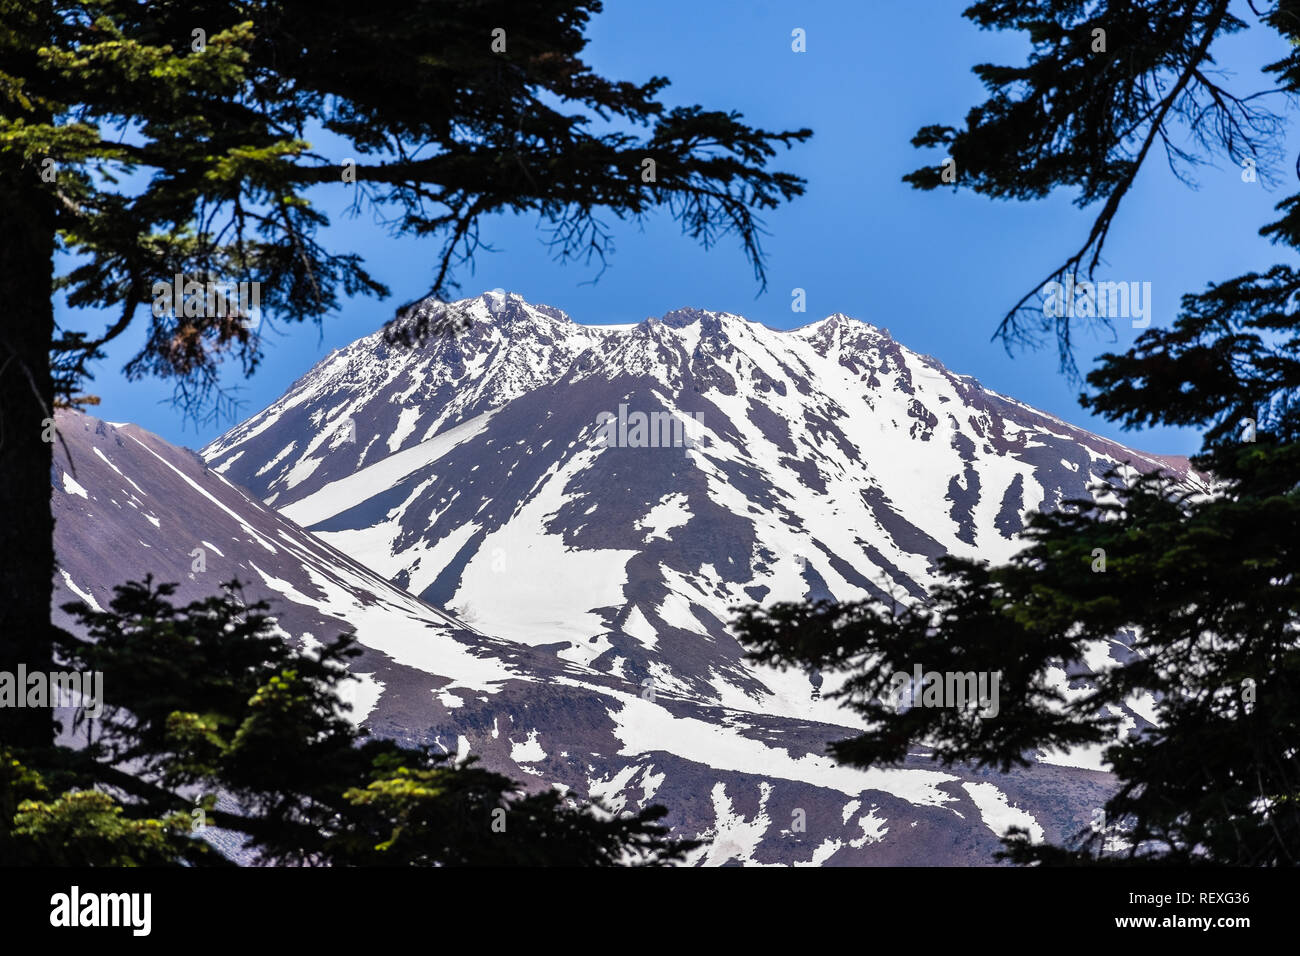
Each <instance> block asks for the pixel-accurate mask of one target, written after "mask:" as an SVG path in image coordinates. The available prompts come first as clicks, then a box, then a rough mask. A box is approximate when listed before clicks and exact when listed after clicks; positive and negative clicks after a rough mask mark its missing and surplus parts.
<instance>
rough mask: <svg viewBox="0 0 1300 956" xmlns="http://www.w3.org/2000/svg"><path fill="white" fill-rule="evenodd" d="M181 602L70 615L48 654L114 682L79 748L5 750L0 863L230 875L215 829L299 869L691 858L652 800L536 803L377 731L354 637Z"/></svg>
mask: <svg viewBox="0 0 1300 956" xmlns="http://www.w3.org/2000/svg"><path fill="white" fill-rule="evenodd" d="M174 591H175V585H170V584H161V585H155V584H154V583H153V581H152V580H151V579H146V580H145V581H143V582H128V583H127V584H125V585H122V586H119V587H118V588H117V589H116V596H115V597H114V599H113V601H112V603H111V605H110V607H109V609H108V610H107V611H94V610H91V608H89V607H88V606H87V605H86V604H85V603H84V602H76V603H73V604H67V605H65V609H66V610H67V611H68V612H69V613H70V614H73V615H74V616H75V617H76V618H77V619H78V620H79V622H80V624H81V626H82V628H83V629H84V630H85V633H86V637H85V638H84V639H83V638H77V637H73V636H72V635H68V634H65V635H63V637H62V639H61V640H60V642H59V645H58V647H57V648H56V651H57V653H58V656H59V657H60V659H61V660H63V661H65V662H66V666H67V667H69V668H71V669H74V670H77V671H81V672H92V671H99V672H101V673H107V674H111V675H112V679H111V680H107V681H105V682H104V684H103V694H104V699H103V700H102V701H99V702H98V703H99V705H100V706H102V708H103V710H102V713H101V714H100V716H99V717H98V718H97V719H96V720H95V721H93V723H92V722H91V721H90V720H89V719H88V717H87V715H86V710H85V708H84V706H83V707H82V708H81V709H80V710H78V711H77V718H76V719H75V721H74V727H76V728H79V729H82V730H83V732H84V734H85V737H86V743H85V745H84V746H79V747H70V748H58V749H56V750H53V751H47V752H41V753H39V754H36V755H35V756H36V758H37V759H38V760H40V762H41V764H42V767H41V768H40V769H37V768H35V767H33V766H31V752H30V751H29V752H28V754H29V756H23V755H21V754H18V753H16V752H14V751H13V750H12V749H0V865H6V864H15V863H27V864H36V863H41V864H47V865H48V864H61V865H68V864H75V865H101V866H123V865H145V864H152V865H160V864H178V863H186V864H190V865H225V864H229V862H230V861H229V859H228V858H227V857H226V856H225V855H223V854H222V853H220V852H218V851H217V850H215V849H214V848H213V845H212V843H211V842H209V841H207V840H205V839H203V837H204V836H205V835H206V834H207V833H208V832H209V831H208V830H207V828H208V827H218V828H222V829H224V830H228V831H233V832H234V833H236V834H238V835H239V837H240V838H242V840H243V841H244V843H245V845H246V846H247V847H248V848H250V849H251V850H253V851H255V853H256V855H257V857H258V859H259V860H260V861H261V862H264V863H272V864H292V865H324V864H331V865H338V866H363V865H386V866H436V865H441V866H458V865H508V864H509V865H551V866H554V865H571V866H579V865H585V866H620V865H663V864H668V863H673V862H678V861H680V860H681V859H682V858H683V857H684V855H685V853H686V852H687V851H688V850H690V849H692V848H693V847H694V846H696V845H697V844H696V843H695V842H694V841H674V840H670V839H668V838H667V832H668V831H667V829H666V828H665V827H663V826H661V825H659V824H658V823H656V821H657V820H659V819H661V818H662V817H663V816H664V815H665V814H666V812H667V811H665V810H664V809H663V808H662V807H649V808H647V809H645V810H642V811H639V812H637V813H635V814H633V813H630V812H628V813H624V814H615V813H612V812H610V811H608V810H606V809H605V808H603V807H601V806H600V805H599V804H594V805H593V804H588V805H580V804H578V803H577V802H575V801H573V800H572V799H567V798H564V797H561V796H560V794H559V793H557V792H556V791H554V790H551V789H547V790H542V791H541V792H537V793H531V794H530V793H526V792H523V791H522V790H521V789H520V788H519V787H518V786H517V785H516V784H515V783H513V782H512V781H511V780H509V779H508V778H506V777H504V776H502V775H500V774H497V773H492V772H490V771H487V770H484V769H482V768H480V767H477V766H475V765H474V762H473V760H472V759H471V760H469V761H467V762H465V763H462V764H457V763H454V762H453V761H452V760H451V758H450V757H449V756H448V755H445V754H436V753H433V752H431V751H430V750H429V749H428V748H421V749H416V748H411V747H405V746H402V745H400V744H398V743H396V742H394V741H391V740H381V739H374V738H371V737H369V736H368V735H367V734H366V732H365V731H364V730H361V729H357V728H356V727H354V726H353V724H352V723H351V721H350V720H348V719H347V716H346V715H345V714H344V713H343V712H342V710H341V697H340V693H339V691H340V687H341V685H342V683H343V682H344V681H352V680H356V678H355V677H352V676H350V675H349V674H348V672H347V661H348V660H349V659H350V658H352V657H355V656H356V655H357V654H359V653H360V651H359V650H358V649H357V647H356V646H355V640H354V638H353V637H352V636H351V635H343V636H342V637H339V638H338V639H336V640H335V641H333V642H332V643H329V644H327V645H325V646H323V647H321V648H319V649H318V650H316V651H314V652H312V653H304V652H301V651H298V650H295V649H293V648H291V647H290V646H289V645H288V644H286V643H285V642H284V641H283V640H282V639H281V638H280V637H279V636H278V635H277V634H276V633H275V631H274V620H273V619H272V618H270V617H268V615H267V613H266V612H267V611H268V609H269V608H268V606H267V605H266V604H265V603H264V602H246V601H245V600H244V598H243V595H242V593H241V591H240V588H239V585H238V582H235V581H232V582H229V583H228V584H226V585H225V586H224V587H223V591H222V593H221V594H219V595H216V596H214V597H210V598H207V599H204V600H201V601H194V602H192V603H190V604H188V605H185V606H183V607H175V606H174V605H173V604H172V602H171V601H170V599H169V598H170V595H171V594H172V593H174ZM58 791H62V792H61V793H59V792H58Z"/></svg>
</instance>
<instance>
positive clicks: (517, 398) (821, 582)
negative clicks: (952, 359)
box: [53, 293, 1195, 865]
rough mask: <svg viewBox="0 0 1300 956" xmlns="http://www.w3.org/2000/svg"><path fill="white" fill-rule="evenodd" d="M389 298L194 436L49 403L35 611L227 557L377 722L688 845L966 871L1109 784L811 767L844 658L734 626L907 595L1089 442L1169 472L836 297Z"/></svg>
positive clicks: (1057, 484)
mask: <svg viewBox="0 0 1300 956" xmlns="http://www.w3.org/2000/svg"><path fill="white" fill-rule="evenodd" d="M407 321H408V324H407V325H406V326H404V327H403V329H399V330H398V331H399V332H402V331H403V330H406V331H410V330H411V329H414V328H417V327H418V328H419V329H420V331H421V332H422V333H423V335H422V336H414V337H413V338H414V342H401V341H389V340H391V339H394V336H393V335H391V334H390V335H387V336H386V335H385V334H383V333H376V334H374V335H371V336H368V337H366V338H363V339H361V340H359V341H357V342H355V343H353V344H352V345H350V346H348V347H346V348H344V349H341V350H339V351H336V352H334V353H332V354H331V355H329V356H328V357H327V358H326V359H324V360H323V361H322V362H321V363H319V364H318V365H317V366H316V367H315V368H314V369H312V370H311V371H310V372H309V373H308V374H307V375H305V376H304V377H303V378H302V379H300V380H299V381H298V382H295V383H294V384H293V385H292V386H291V387H290V388H289V390H288V391H287V392H286V393H285V394H284V396H282V397H281V398H280V399H279V400H278V401H277V402H275V403H274V404H273V405H272V406H270V407H269V408H267V409H266V410H265V411H263V412H261V413H259V414H257V415H255V416H253V417H252V418H250V419H249V420H247V421H246V422H244V423H242V424H241V425H239V426H237V427H236V428H234V429H232V430H231V431H230V432H229V433H227V434H226V435H224V436H222V437H221V438H220V439H218V440H217V441H215V442H213V443H212V444H211V445H210V446H208V447H207V448H205V449H203V451H202V459H199V458H197V457H196V456H194V455H193V454H192V453H189V452H186V451H184V450H182V449H177V448H174V447H172V446H169V445H167V444H166V443H165V442H162V441H161V440H160V439H158V438H156V437H155V436H151V435H148V434H147V433H144V432H142V431H140V430H139V429H136V428H134V427H132V426H123V427H114V426H110V425H107V424H103V423H97V422H96V421H95V420H94V419H89V418H85V417H84V416H64V417H62V418H61V419H60V426H61V428H62V429H63V430H64V432H65V435H67V436H70V440H69V447H70V450H71V452H72V456H73V463H74V464H75V466H76V473H75V474H73V473H72V472H71V470H70V469H69V468H68V467H67V465H66V462H63V460H62V458H61V457H60V458H59V462H60V464H59V467H58V468H56V474H55V475H54V476H53V478H54V488H55V496H54V497H55V507H56V516H57V518H58V519H59V520H58V525H57V531H56V547H57V549H58V554H59V560H60V566H61V575H60V581H61V585H62V586H63V590H62V591H61V592H60V594H59V595H56V603H58V602H61V601H62V600H70V599H72V597H73V595H74V594H89V595H90V596H91V597H92V598H94V599H95V600H97V601H98V602H99V603H100V604H103V603H105V602H106V600H107V597H108V592H109V588H110V587H111V585H112V584H114V583H117V582H119V581H120V580H124V579H125V578H127V577H139V576H142V574H143V573H144V572H145V571H153V573H154V574H155V575H156V576H157V577H160V578H162V579H164V580H181V581H182V582H183V587H182V592H181V594H182V596H183V597H188V596H191V595H192V596H195V597H197V596H199V594H203V593H210V591H211V590H212V589H213V588H215V586H216V582H218V581H222V580H227V579H229V578H230V577H232V576H238V577H240V578H241V579H243V580H246V581H250V582H252V583H251V585H250V590H251V591H252V592H253V593H254V594H255V595H256V596H267V597H268V598H270V599H272V600H274V601H276V602H278V605H277V606H278V608H280V609H282V612H281V613H280V618H279V621H280V626H281V628H282V629H283V630H284V631H285V633H286V635H287V638H288V639H291V640H296V641H306V642H310V641H311V640H314V639H319V638H320V636H321V635H322V634H329V633H332V631H336V630H339V629H342V628H343V627H350V628H354V629H355V630H356V631H357V633H358V636H359V638H360V640H361V643H362V644H363V645H364V646H365V647H366V648H367V649H368V650H367V654H366V656H365V657H364V658H362V659H361V660H360V661H359V662H358V664H357V666H356V667H354V671H355V672H357V673H361V674H367V675H368V676H367V677H366V679H365V682H364V685H363V690H362V691H361V692H360V698H361V699H359V700H358V707H357V715H358V719H362V718H364V720H365V721H366V723H367V725H368V726H369V727H370V728H371V729H372V730H373V731H375V732H377V733H381V734H387V735H394V736H399V737H402V738H403V739H408V740H417V741H422V742H428V743H431V744H435V745H440V746H442V747H444V748H445V749H448V750H457V751H461V752H464V751H466V750H470V751H473V752H474V753H477V754H481V755H482V757H483V759H484V762H485V763H486V764H487V765H488V766H490V767H492V768H494V769H499V770H501V771H503V772H505V773H508V774H510V775H511V776H513V777H515V778H516V779H522V780H525V781H528V782H529V783H530V784H532V785H536V786H546V785H550V786H558V787H561V788H563V789H565V790H567V791H571V792H573V793H575V794H577V795H579V796H584V797H585V796H599V797H603V798H604V799H606V800H607V801H608V802H609V803H610V804H612V805H613V806H614V807H616V808H629V809H630V808H633V807H639V806H642V805H644V804H646V803H663V804H665V805H666V806H668V807H669V809H670V811H671V815H670V816H669V818H668V822H669V823H670V824H672V825H674V826H675V827H676V828H677V829H678V832H680V833H681V834H682V835H687V836H696V835H699V834H702V835H705V836H707V837H710V838H711V839H712V843H711V845H710V846H709V847H708V848H707V849H704V850H701V851H700V852H699V854H698V855H697V857H696V861H697V862H705V863H725V862H743V863H796V864H804V865H809V864H823V863H825V864H832V865H834V864H860V863H884V864H898V863H979V864H984V863H988V862H990V860H991V856H992V853H993V851H994V850H995V849H996V848H997V834H1000V833H1001V832H1004V831H1005V829H1006V827H1007V826H1009V825H1012V824H1020V825H1027V826H1029V828H1030V829H1031V830H1032V831H1034V832H1041V833H1044V834H1046V835H1047V836H1049V837H1052V838H1059V837H1060V836H1061V835H1062V834H1064V833H1067V832H1073V831H1076V830H1078V829H1079V828H1081V827H1082V826H1085V825H1087V823H1088V821H1089V820H1090V819H1091V814H1092V810H1093V808H1095V807H1097V806H1099V805H1100V804H1101V802H1102V801H1103V800H1104V795H1105V793H1106V790H1107V787H1108V783H1109V778H1108V776H1107V775H1105V774H1103V773H1100V772H1098V771H1097V770H1096V765H1095V763H1094V762H1092V761H1095V758H1093V757H1089V755H1073V756H1062V755H1043V762H1042V763H1040V764H1039V765H1038V766H1036V767H1034V768H1032V769H1031V770H1028V771H1016V772H1012V773H1009V774H993V773H987V772H976V771H964V770H961V769H950V770H942V771H941V770H938V769H936V768H935V767H934V765H933V764H932V763H931V762H930V761H929V760H928V758H927V757H926V756H925V753H924V748H917V753H916V754H914V755H913V756H912V757H909V759H908V761H907V763H906V764H905V765H904V766H902V767H899V768H892V769H878V770H872V771H869V772H864V771H858V770H852V769H849V768H844V767H839V766H837V765H835V764H834V763H833V761H831V760H830V758H829V757H827V756H826V755H825V753H824V748H825V745H826V743H827V742H828V741H831V740H837V739H842V738H844V737H846V736H849V735H851V733H852V729H851V724H850V723H849V722H850V715H848V714H847V713H846V712H844V711H842V710H840V709H838V708H837V707H835V706H834V705H833V704H831V703H829V702H828V701H826V700H825V698H824V696H823V693H822V692H824V691H825V690H827V689H828V688H829V687H830V686H832V685H833V684H834V683H835V681H836V677H835V675H821V674H798V673H777V672H772V671H769V670H765V669H760V668H756V667H754V666H753V665H751V664H749V663H747V662H746V661H745V660H744V658H743V651H742V648H741V647H740V645H739V644H738V643H737V642H736V641H735V639H734V638H733V637H732V636H731V634H730V632H729V629H728V625H729V622H730V621H731V619H732V615H733V612H734V609H735V607H736V606H737V605H739V604H746V603H751V602H760V603H767V602H771V601H775V600H785V599H799V598H803V597H807V596H819V595H827V596H833V597H835V598H838V599H854V598H859V597H864V596H868V595H876V596H879V595H882V594H885V593H894V594H899V595H904V596H905V595H911V596H919V595H920V594H922V593H923V592H924V589H925V588H926V587H927V586H928V585H929V584H930V583H931V582H932V581H933V580H934V569H935V564H934V562H935V559H936V558H937V557H938V556H939V555H941V554H944V553H947V552H954V553H959V554H967V555H978V556H982V557H985V558H988V559H990V560H995V561H996V560H1002V559H1004V558H1006V557H1007V556H1009V555H1010V554H1011V553H1013V552H1014V550H1015V548H1016V547H1017V545H1016V541H1015V534H1016V532H1017V531H1018V530H1019V529H1020V528H1021V527H1022V521H1023V514H1024V513H1025V512H1026V511H1028V510H1032V509H1035V508H1040V507H1041V508H1049V507H1052V506H1054V505H1055V504H1056V503H1058V502H1059V501H1061V500H1062V499H1064V498H1070V497H1076V496H1082V495H1083V494H1085V493H1086V487H1087V485H1088V483H1089V482H1090V481H1094V480H1099V479H1100V478H1101V476H1102V474H1103V472H1105V471H1106V470H1107V469H1108V468H1109V467H1111V466H1112V465H1114V464H1116V463H1119V462H1125V461H1127V462H1131V464H1132V466H1133V467H1136V468H1139V469H1143V470H1145V469H1149V468H1157V467H1160V468H1166V469H1171V470H1173V471H1175V472H1178V473H1180V474H1182V475H1184V476H1186V477H1187V478H1188V480H1189V481H1191V480H1194V479H1195V476H1194V475H1191V474H1190V473H1189V472H1188V468H1187V463H1186V462H1185V461H1184V460H1176V459H1164V458H1159V457H1154V456H1148V455H1143V454H1141V453H1138V452H1134V451H1131V450H1129V449H1127V448H1124V447H1122V446H1119V445H1116V444H1114V443H1111V442H1108V441H1105V440H1104V439H1101V438H1099V437H1097V436H1095V435H1091V434H1089V433H1087V432H1084V431H1082V430H1079V429H1077V428H1074V427H1072V426H1070V425H1068V424H1066V423H1064V422H1062V421H1060V420H1059V419H1056V418H1053V417H1052V416H1049V415H1045V414H1043V413H1041V412H1038V411H1035V410H1033V409H1031V408H1029V407H1027V406H1025V405H1022V404H1020V403H1018V402H1015V401H1014V400H1012V399H1009V398H1006V397H1004V396H1001V395H997V394H995V393H993V392H990V391H988V390H986V389H983V388H982V387H981V386H980V385H979V384H978V383H977V382H975V381H974V380H972V379H970V378H967V377H964V376H960V375H955V374H953V373H950V372H949V371H947V370H946V369H944V368H943V366H942V365H940V364H939V363H938V362H937V361H935V360H934V359H932V358H929V357H926V356H921V355H918V354H916V353H914V352H911V351H910V350H908V349H906V348H904V347H903V346H901V345H899V344H898V343H897V342H895V341H894V340H893V339H892V338H891V337H890V336H889V334H888V332H886V331H884V330H881V329H878V328H875V327H873V326H870V325H867V324H865V323H862V322H858V321H856V320H853V319H849V318H847V317H845V316H842V315H835V316H831V317H830V318H827V319H824V320H822V321H820V322H817V323H814V324H812V325H808V326H805V327H804V328H801V329H797V330H794V331H775V330H772V329H768V328H766V327H763V326H760V325H757V324H755V323H751V322H748V321H746V320H745V319H743V318H741V317H739V316H734V315H729V314H725V313H714V312H704V311H696V310H680V311H677V312H673V313H669V314H668V315H666V316H664V317H663V318H662V319H649V320H646V321H645V322H642V323H640V324H637V325H631V326H583V325H579V324H576V323H574V322H572V321H570V320H569V319H568V317H567V316H565V315H564V314H563V313H562V312H560V311H558V310H556V309H552V308H549V307H546V306H533V305H529V304H528V303H526V302H524V301H523V300H522V299H520V298H519V297H517V296H513V295H499V294H491V293H489V294H486V295H483V296H479V297H477V298H474V299H467V300H464V301H462V302H459V303H455V304H453V305H452V306H451V307H450V309H447V308H445V307H443V306H439V305H435V304H426V305H423V306H421V307H420V308H419V309H418V310H416V313H415V314H414V315H413V316H411V317H409V319H408V320H407ZM426 326H427V327H426ZM396 338H398V339H400V338H402V336H401V335H399V336H397V337H396ZM406 338H408V339H409V338H412V336H406ZM205 462H206V467H205ZM258 498H261V499H262V501H258V500H257V499H258ZM304 528H305V529H308V531H310V532H311V533H307V532H305V531H304V530H303V529H304ZM195 548H203V549H204V553H205V555H206V559H207V569H208V571H207V573H206V575H200V576H198V579H196V578H194V577H191V574H192V573H193V572H192V570H191V569H192V562H193V560H194V558H193V556H192V552H193V550H194V549H195ZM209 549H210V550H209ZM110 556H111V559H110ZM1111 651H1113V652H1114V654H1115V655H1116V656H1121V655H1122V654H1123V648H1122V646H1121V645H1119V644H1118V643H1116V644H1115V645H1114V646H1113V647H1110V648H1107V647H1102V648H1100V649H1099V652H1098V653H1099V655H1100V657H1099V659H1098V661H1093V660H1092V658H1090V663H1094V665H1095V664H1096V663H1099V662H1100V661H1101V660H1104V658H1105V657H1106V656H1107V655H1108V654H1109V653H1110V652H1111ZM922 663H923V662H922ZM1061 678H1062V680H1063V681H1068V680H1069V678H1068V677H1067V676H1066V675H1065V673H1064V672H1062V674H1061ZM1143 710H1144V708H1143V707H1142V706H1141V703H1140V702H1135V706H1134V710H1133V713H1132V714H1131V715H1130V716H1131V718H1132V721H1133V722H1137V721H1140V720H1141V719H1142V713H1143Z"/></svg>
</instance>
